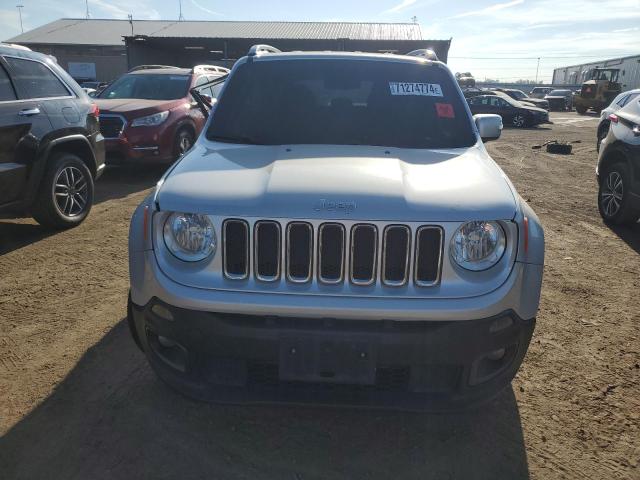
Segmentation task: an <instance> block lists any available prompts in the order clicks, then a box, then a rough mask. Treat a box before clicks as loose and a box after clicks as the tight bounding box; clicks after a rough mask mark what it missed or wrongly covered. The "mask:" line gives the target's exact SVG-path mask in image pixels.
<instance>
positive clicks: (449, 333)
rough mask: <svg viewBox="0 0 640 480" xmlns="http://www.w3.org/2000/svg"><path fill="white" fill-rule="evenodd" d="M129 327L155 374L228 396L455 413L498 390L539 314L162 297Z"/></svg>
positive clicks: (199, 394) (198, 394)
mask: <svg viewBox="0 0 640 480" xmlns="http://www.w3.org/2000/svg"><path fill="white" fill-rule="evenodd" d="M130 322H131V323H130V325H131V327H132V333H133V334H134V337H135V336H137V339H136V340H137V341H139V344H140V346H141V348H142V349H143V350H144V352H145V353H146V355H147V357H148V359H149V362H150V364H151V366H152V367H153V369H154V370H155V371H156V373H157V374H158V375H159V376H160V377H161V378H162V379H163V380H164V381H165V382H167V383H168V384H169V385H171V386H172V387H174V388H176V389H178V390H179V391H181V392H182V393H184V394H186V395H188V396H190V397H193V398H197V399H200V400H207V401H215V402H222V403H277V402H287V403H314V404H331V405H336V404H342V405H358V406H370V407H390V408H399V409H416V410H449V409H455V408H461V407H466V406H468V405H470V404H471V405H473V404H475V403H479V402H482V401H484V400H487V399H489V398H491V397H493V396H494V395H495V394H497V393H498V392H499V391H500V390H501V389H502V388H504V387H505V386H507V385H508V384H509V383H510V382H511V379H512V378H513V376H514V375H515V373H516V372H517V370H518V368H519V366H520V364H521V363H522V360H523V358H524V355H525V353H526V351H527V347H528V345H529V342H530V340H531V336H532V334H533V329H534V326H535V319H530V320H522V319H520V318H518V317H517V315H515V314H514V313H513V312H504V313H503V314H501V315H498V316H495V317H491V318H486V319H482V320H466V321H449V322H444V321H442V322H433V321H419V322H415V321H402V322H399V321H377V320H376V321H362V320H344V319H333V318H325V319H310V318H289V317H263V316H250V315H237V314H221V313H210V312H200V311H193V310H185V309H181V308H176V307H173V306H170V305H167V304H164V303H161V302H158V301H155V300H152V301H151V302H149V304H148V305H146V306H144V307H140V306H136V305H132V308H131V309H130Z"/></svg>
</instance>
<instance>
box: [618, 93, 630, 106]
mask: <svg viewBox="0 0 640 480" xmlns="http://www.w3.org/2000/svg"><path fill="white" fill-rule="evenodd" d="M628 99H629V95H621V98H620V99H618V101H617V102H616V104H617V105H618V106H619V107H624V106H625V105H626V103H627V100H628Z"/></svg>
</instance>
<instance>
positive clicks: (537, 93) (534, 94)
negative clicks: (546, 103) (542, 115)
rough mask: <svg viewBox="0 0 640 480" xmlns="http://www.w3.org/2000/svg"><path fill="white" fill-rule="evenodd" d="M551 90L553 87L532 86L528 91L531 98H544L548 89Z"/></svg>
mask: <svg viewBox="0 0 640 480" xmlns="http://www.w3.org/2000/svg"><path fill="white" fill-rule="evenodd" d="M552 90H553V87H534V88H533V90H531V92H530V93H529V96H530V97H531V98H544V97H545V95H547V94H548V93H549V92H550V91H552Z"/></svg>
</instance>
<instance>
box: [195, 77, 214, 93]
mask: <svg viewBox="0 0 640 480" xmlns="http://www.w3.org/2000/svg"><path fill="white" fill-rule="evenodd" d="M208 81H209V78H208V77H206V76H204V75H203V76H201V77H200V78H198V79H197V80H196V84H195V88H196V89H197V90H198V92H200V93H201V94H203V95H211V88H210V87H209V85H207V86H206V87H200V85H202V84H205V83H207V82H208Z"/></svg>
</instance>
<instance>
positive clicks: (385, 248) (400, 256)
mask: <svg viewBox="0 0 640 480" xmlns="http://www.w3.org/2000/svg"><path fill="white" fill-rule="evenodd" d="M410 244H411V232H410V230H409V227H407V226H405V225H390V226H388V227H386V228H385V229H384V239H383V244H382V258H383V260H382V282H383V283H384V284H385V285H388V286H390V287H399V286H402V285H404V284H405V283H407V277H408V273H409V247H410Z"/></svg>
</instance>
